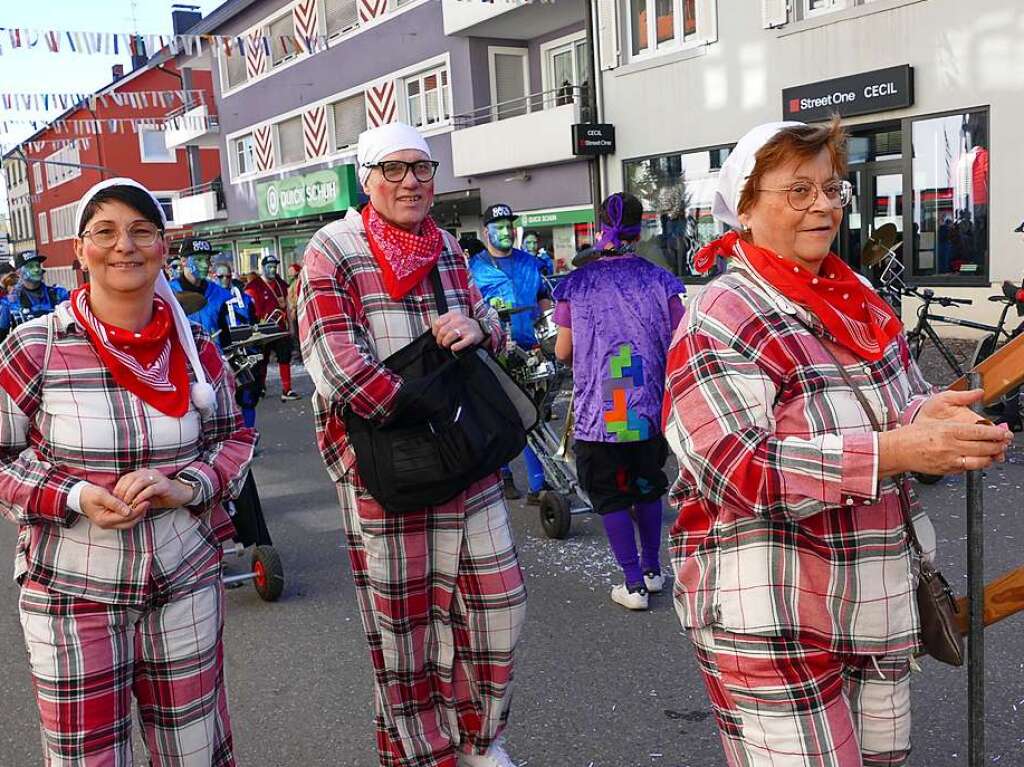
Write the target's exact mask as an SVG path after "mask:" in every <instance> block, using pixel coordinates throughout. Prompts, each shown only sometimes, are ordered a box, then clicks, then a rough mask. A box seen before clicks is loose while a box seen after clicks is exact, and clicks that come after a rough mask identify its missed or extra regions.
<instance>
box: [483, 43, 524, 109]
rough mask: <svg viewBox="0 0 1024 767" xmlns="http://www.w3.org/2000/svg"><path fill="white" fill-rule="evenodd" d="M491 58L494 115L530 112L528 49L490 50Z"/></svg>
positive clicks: (492, 48)
mask: <svg viewBox="0 0 1024 767" xmlns="http://www.w3.org/2000/svg"><path fill="white" fill-rule="evenodd" d="M487 51H488V55H489V56H490V60H491V107H492V108H491V116H492V118H493V119H495V120H504V119H505V118H507V117H517V116H519V115H524V114H526V113H527V112H528V111H530V104H529V99H528V98H527V96H529V85H530V66H529V60H528V58H527V50H526V48H495V47H491V48H488V49H487Z"/></svg>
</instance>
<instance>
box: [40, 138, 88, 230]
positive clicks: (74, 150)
mask: <svg viewBox="0 0 1024 767" xmlns="http://www.w3.org/2000/svg"><path fill="white" fill-rule="evenodd" d="M80 159H81V158H80V157H79V155H78V145H77V144H68V145H67V146H63V147H61V148H60V149H58V150H57V151H56V152H54V153H53V154H51V155H50V156H49V157H47V158H46V160H47V164H46V166H45V167H46V185H47V186H48V187H50V188H51V189H52V188H53V187H55V186H58V185H60V184H63V183H64V182H65V181H67V180H69V179H72V178H77V177H78V176H81V175H82V169H81V168H76V167H72V166H73V165H77V164H78V163H79V162H80ZM50 163H68V164H67V165H56V164H50ZM54 239H57V237H56V235H55V236H54Z"/></svg>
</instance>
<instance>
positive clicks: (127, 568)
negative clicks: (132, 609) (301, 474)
mask: <svg viewBox="0 0 1024 767" xmlns="http://www.w3.org/2000/svg"><path fill="white" fill-rule="evenodd" d="M48 325H49V326H50V328H51V330H52V346H51V347H50V349H49V351H47V336H48ZM196 345H197V347H198V350H199V356H200V360H201V361H202V364H203V367H204V368H205V370H206V375H207V377H208V379H209V380H210V382H211V384H212V385H213V387H214V390H215V392H216V398H217V408H216V412H215V413H214V414H213V415H212V416H211V417H210V418H208V419H202V418H201V417H200V414H199V412H198V411H197V410H195V409H194V407H192V406H191V404H190V405H189V411H188V412H187V413H186V414H185V415H184V416H183V417H182V418H171V417H169V416H167V415H164V414H163V413H161V412H160V411H158V410H156V409H155V408H153V407H152V406H151V405H148V404H147V403H145V402H143V401H142V400H141V399H139V397H137V396H136V395H134V394H132V393H131V392H129V391H127V390H125V389H123V388H121V387H120V386H118V385H117V384H116V383H115V382H114V380H113V378H112V376H111V375H110V372H109V371H108V370H107V368H106V367H104V365H103V364H102V362H101V361H100V359H99V357H98V356H97V354H96V351H95V349H94V348H93V346H92V344H91V343H90V342H89V340H88V338H87V337H86V335H85V333H84V332H83V331H82V330H81V329H80V328H79V327H78V326H77V325H76V324H75V322H74V318H73V316H72V314H71V310H70V308H69V306H68V304H66V303H65V304H62V305H61V306H59V307H58V308H57V311H56V312H54V313H53V314H51V315H48V316H47V317H42V318H40V319H38V320H33V321H32V322H28V323H25V324H24V325H20V326H19V327H17V328H15V329H14V331H13V332H12V333H11V334H10V336H8V337H7V339H6V340H5V341H4V343H3V345H2V346H0V513H2V514H3V516H5V517H7V518H8V519H10V520H12V521H14V522H17V523H18V524H19V525H20V526H21V531H20V535H19V538H18V549H17V558H16V563H15V577H16V578H18V579H20V578H21V577H22V576H25V575H27V576H28V578H29V579H31V580H32V581H34V582H36V583H38V584H40V585H42V586H45V587H47V588H49V589H52V590H53V591H58V592H62V593H65V594H72V595H77V596H81V597H84V598H87V599H90V600H94V601H97V602H104V603H113V604H121V605H141V604H144V603H146V602H147V601H148V600H150V599H152V598H153V596H154V591H155V590H158V589H159V588H162V587H166V586H167V585H168V584H166V583H162V582H160V581H159V579H157V578H155V577H154V573H155V565H154V561H155V560H157V559H161V560H165V561H169V560H174V564H175V565H177V564H179V563H183V564H185V565H187V570H188V571H190V572H191V573H193V576H194V578H193V580H194V585H198V584H199V583H201V582H206V581H212V580H216V579H217V578H218V577H219V569H220V546H219V543H220V542H221V541H223V540H226V539H228V538H230V537H231V535H232V534H233V532H234V528H233V527H232V525H231V520H230V518H229V517H228V515H227V512H226V511H225V510H224V508H223V506H222V503H221V502H222V501H223V500H225V499H226V498H228V497H229V496H230V497H234V496H235V495H237V493H238V491H239V490H240V489H241V485H242V481H243V479H244V477H245V473H246V471H247V470H248V465H249V462H250V460H251V459H252V450H253V445H254V443H255V433H254V432H253V430H252V429H247V428H245V426H244V425H243V423H242V418H241V416H240V414H239V411H238V407H237V405H236V404H235V392H234V377H233V376H232V375H231V373H230V371H228V370H227V369H226V367H225V365H224V361H223V358H222V357H221V355H220V351H219V350H218V349H217V347H216V346H215V345H214V344H213V343H211V342H210V340H209V339H208V338H207V337H206V336H204V335H202V334H201V333H200V332H199V331H198V329H196ZM47 355H49V362H48V364H45V361H46V358H47ZM190 375H191V371H190ZM193 380H194V378H193ZM137 469H152V470H154V471H159V472H161V473H162V474H165V475H166V476H169V477H179V478H181V479H183V480H189V481H191V482H195V483H198V484H199V485H200V488H201V489H200V492H199V495H198V503H197V504H196V506H195V507H193V508H192V510H191V511H189V510H186V509H160V510H154V511H152V512H151V513H149V514H148V515H147V516H146V517H145V518H143V520H142V521H141V522H139V524H138V525H136V526H135V527H134V528H132V529H131V530H123V531H122V530H101V529H100V528H98V527H96V526H95V525H93V524H92V523H91V522H90V521H89V520H88V519H87V518H86V517H85V516H82V515H79V514H78V513H76V512H74V511H72V510H70V509H69V508H68V506H67V500H68V494H69V493H70V491H71V488H72V487H73V486H74V485H75V483H77V482H78V481H80V480H86V481H89V482H92V483H94V484H97V485H100V486H101V487H105V488H107V489H108V490H112V489H113V487H114V485H115V484H116V483H117V480H118V479H119V478H120V477H121V476H122V475H124V474H127V473H128V472H132V471H135V470H137ZM163 569H164V570H165V571H172V570H176V567H170V566H165V567H164V568H163Z"/></svg>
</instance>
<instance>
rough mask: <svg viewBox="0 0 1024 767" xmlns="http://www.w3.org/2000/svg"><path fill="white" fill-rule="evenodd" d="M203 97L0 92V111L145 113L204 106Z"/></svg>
mask: <svg viewBox="0 0 1024 767" xmlns="http://www.w3.org/2000/svg"><path fill="white" fill-rule="evenodd" d="M205 99H206V96H205V93H204V92H203V91H201V90H192V89H189V90H176V91H175V90H171V91H115V92H112V93H103V94H99V95H97V94H95V93H16V92H10V91H0V107H3V109H5V110H8V111H12V112H13V111H26V112H40V111H42V112H45V111H47V110H50V109H60V110H61V111H66V110H68V109H70V108H71V107H73V106H76V105H78V104H85V105H88V107H89V108H90V109H95V108H96V107H97V106H99V107H104V108H105V107H109V106H117V107H132V108H133V109H148V108H149V107H158V106H159V107H164V108H165V109H166V108H170V107H172V106H175V105H176V104H180V105H181V106H186V105H190V106H191V105H199V104H204V103H206V102H205Z"/></svg>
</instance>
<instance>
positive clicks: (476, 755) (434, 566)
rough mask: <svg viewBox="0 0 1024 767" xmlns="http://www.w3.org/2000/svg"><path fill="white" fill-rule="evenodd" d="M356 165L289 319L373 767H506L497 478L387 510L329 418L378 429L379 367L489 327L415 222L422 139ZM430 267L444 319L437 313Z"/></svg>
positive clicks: (464, 275) (431, 232) (507, 561)
mask: <svg viewBox="0 0 1024 767" xmlns="http://www.w3.org/2000/svg"><path fill="white" fill-rule="evenodd" d="M358 157H359V165H360V170H359V173H360V180H361V181H362V183H363V186H364V188H365V189H366V191H367V193H368V194H369V196H370V204H369V205H367V206H366V207H365V208H364V209H363V212H362V214H361V215H360V214H358V213H355V212H350V213H349V214H348V215H347V216H346V217H345V218H344V219H343V220H342V221H336V222H334V223H332V224H329V225H327V226H326V227H324V228H323V229H321V230H320V231H319V232H317V234H316V235H315V236H314V237H313V239H312V241H311V242H310V244H309V247H308V248H307V249H306V255H305V262H304V265H303V269H302V276H301V277H300V279H301V283H300V287H299V305H298V319H299V335H300V338H301V342H302V356H303V359H304V360H305V361H306V367H307V369H308V370H309V373H310V376H311V377H312V379H313V382H314V384H315V386H316V393H315V395H314V398H313V402H314V408H315V411H316V419H317V440H318V442H319V445H320V449H321V451H322V452H323V456H324V462H325V463H326V465H327V470H328V473H329V474H330V475H331V478H332V479H333V480H334V481H335V482H336V483H337V486H338V498H339V500H340V502H341V512H342V524H343V527H344V530H345V538H346V542H347V545H348V552H349V559H350V562H351V566H352V574H353V580H354V582H355V586H356V591H357V594H358V598H359V606H360V611H361V614H362V619H363V627H364V629H365V631H366V638H367V641H368V642H369V645H370V657H371V660H372V662H373V670H374V683H375V684H374V704H375V709H376V727H377V750H378V754H379V759H380V764H381V765H383V766H384V767H509V766H510V765H511V764H512V762H511V760H510V759H509V758H508V755H507V754H506V753H505V751H504V749H503V748H502V747H501V745H500V744H499V743H498V736H499V735H500V734H501V731H502V729H503V728H504V726H505V721H506V718H507V716H508V706H509V700H510V685H511V682H512V667H513V655H514V652H515V647H516V643H517V641H518V638H519V634H520V630H521V627H522V624H523V619H524V611H525V604H526V592H525V589H524V586H523V576H522V572H521V571H520V569H519V562H518V559H517V557H516V551H515V547H514V545H513V542H512V535H511V531H510V529H509V522H508V510H507V508H506V506H505V502H504V499H503V496H502V492H501V486H500V484H499V481H498V476H497V474H495V475H494V476H493V477H489V478H487V479H486V480H483V481H480V482H477V483H476V484H475V485H473V486H471V487H469V488H468V489H467V490H465V491H464V492H463V493H462V494H461V495H459V496H457V497H456V498H455V499H454V500H452V501H450V502H448V503H445V504H443V505H441V506H436V507H430V508H424V509H422V510H420V511H419V512H416V513H411V514H402V515H392V514H388V513H387V512H385V511H384V509H383V508H381V506H380V504H378V503H377V502H376V501H375V500H374V499H373V498H372V497H371V496H370V495H369V494H368V493H367V492H366V489H365V487H364V486H363V485H362V483H361V482H360V478H359V475H358V472H357V470H356V467H355V465H354V463H355V455H354V453H353V450H352V446H351V445H350V444H349V441H348V438H347V437H346V434H345V426H344V421H343V419H342V413H343V412H344V411H345V409H351V410H352V411H353V412H354V413H357V414H358V415H360V416H361V417H363V418H371V419H375V420H378V421H382V420H384V419H386V418H387V417H388V416H389V415H390V414H392V413H394V412H396V411H397V410H398V409H400V408H401V407H402V401H403V391H402V387H401V379H400V378H398V377H397V376H396V375H395V374H394V373H391V372H390V371H388V369H387V368H385V367H384V366H383V365H382V364H381V360H383V359H386V358H387V357H388V356H390V355H391V354H393V353H394V352H396V351H398V350H399V349H401V348H403V347H404V346H407V345H408V344H409V343H411V342H412V341H413V340H415V339H416V338H417V337H419V336H420V335H421V334H423V333H424V332H426V331H427V330H432V331H433V333H434V336H435V337H436V339H437V342H438V343H439V344H440V345H441V346H444V347H447V348H451V349H452V350H453V351H460V350H462V349H466V348H469V347H471V346H475V345H477V344H480V343H486V344H489V345H490V346H491V348H497V345H498V343H499V341H500V339H501V332H500V325H499V324H498V321H497V317H496V315H495V313H494V311H493V310H492V309H491V308H490V307H489V306H488V305H487V304H486V303H484V301H483V299H482V298H481V296H480V292H479V291H478V290H477V288H476V286H475V285H474V284H473V283H472V282H471V281H470V277H469V273H468V270H467V268H466V261H465V259H464V258H463V256H462V252H461V250H460V249H459V246H458V243H457V242H456V241H455V240H454V238H453V237H451V236H450V235H448V234H447V233H444V232H442V231H441V230H440V229H439V228H438V227H437V226H436V225H435V224H434V222H433V221H432V220H431V219H430V218H429V216H428V215H427V212H428V211H429V209H430V205H431V202H432V201H433V190H434V184H433V177H434V171H435V170H436V168H437V163H436V162H433V161H432V160H431V159H430V150H429V148H428V147H427V144H426V142H425V141H424V140H423V138H422V137H421V136H420V134H419V133H418V132H417V131H416V130H415V129H414V128H411V127H409V126H407V125H403V124H400V123H392V124H391V125H388V126H385V127H382V128H375V129H372V130H369V131H366V132H364V133H363V134H362V135H361V136H360V137H359V150H358ZM435 267H436V268H437V270H438V273H439V274H440V279H441V284H442V286H443V289H444V291H445V297H446V299H447V303H448V306H449V307H452V309H451V311H449V312H448V313H446V314H444V315H442V316H440V317H439V316H437V308H436V306H435V303H434V296H433V291H432V288H431V283H430V274H431V272H432V270H433V269H434V268H435Z"/></svg>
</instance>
